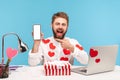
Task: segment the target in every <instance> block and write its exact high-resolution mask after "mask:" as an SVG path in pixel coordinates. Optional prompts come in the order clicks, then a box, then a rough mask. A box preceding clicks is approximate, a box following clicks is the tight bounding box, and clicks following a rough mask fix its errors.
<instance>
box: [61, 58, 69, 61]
mask: <svg viewBox="0 0 120 80" xmlns="http://www.w3.org/2000/svg"><path fill="white" fill-rule="evenodd" d="M60 61H68V57H61V58H60Z"/></svg>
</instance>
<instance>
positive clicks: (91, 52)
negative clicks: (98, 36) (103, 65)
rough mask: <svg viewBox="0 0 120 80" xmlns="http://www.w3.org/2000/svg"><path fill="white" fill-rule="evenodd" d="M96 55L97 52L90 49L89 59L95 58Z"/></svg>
mask: <svg viewBox="0 0 120 80" xmlns="http://www.w3.org/2000/svg"><path fill="white" fill-rule="evenodd" d="M97 55H98V51H97V50H94V49H90V56H91V57H96V56H97Z"/></svg>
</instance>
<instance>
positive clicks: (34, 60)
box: [28, 46, 43, 66]
mask: <svg viewBox="0 0 120 80" xmlns="http://www.w3.org/2000/svg"><path fill="white" fill-rule="evenodd" d="M28 55H29V56H28V64H29V65H30V66H36V65H38V64H42V63H43V54H42V48H41V46H39V51H38V52H37V53H31V50H30V51H29V54H28Z"/></svg>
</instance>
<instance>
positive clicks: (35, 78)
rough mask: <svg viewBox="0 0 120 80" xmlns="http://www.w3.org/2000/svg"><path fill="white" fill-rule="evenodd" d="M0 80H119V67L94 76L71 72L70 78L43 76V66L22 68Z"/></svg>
mask: <svg viewBox="0 0 120 80" xmlns="http://www.w3.org/2000/svg"><path fill="white" fill-rule="evenodd" d="M2 80H120V66H115V70H114V71H111V72H106V73H100V74H94V75H89V76H85V75H81V74H77V73H73V72H71V75H70V76H44V73H43V66H36V67H30V66H23V67H20V68H18V69H17V70H15V71H11V72H10V75H9V78H6V79H2Z"/></svg>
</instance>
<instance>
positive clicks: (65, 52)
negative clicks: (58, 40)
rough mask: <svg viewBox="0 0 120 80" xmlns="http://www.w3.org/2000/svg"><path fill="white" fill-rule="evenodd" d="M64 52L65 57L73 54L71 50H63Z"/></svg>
mask: <svg viewBox="0 0 120 80" xmlns="http://www.w3.org/2000/svg"><path fill="white" fill-rule="evenodd" d="M63 52H64V54H65V55H70V53H71V52H70V50H69V49H63Z"/></svg>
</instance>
